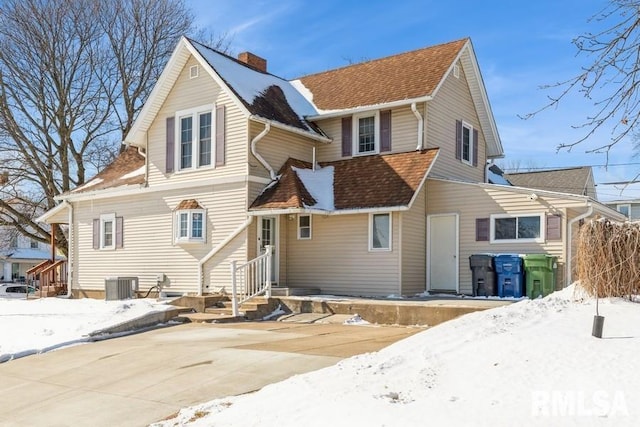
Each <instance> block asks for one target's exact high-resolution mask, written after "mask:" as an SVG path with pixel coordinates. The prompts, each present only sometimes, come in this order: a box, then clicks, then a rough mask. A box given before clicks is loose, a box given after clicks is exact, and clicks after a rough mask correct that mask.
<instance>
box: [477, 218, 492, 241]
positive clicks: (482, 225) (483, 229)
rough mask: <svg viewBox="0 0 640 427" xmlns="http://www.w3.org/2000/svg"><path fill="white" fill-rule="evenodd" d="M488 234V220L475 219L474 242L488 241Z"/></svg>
mask: <svg viewBox="0 0 640 427" xmlns="http://www.w3.org/2000/svg"><path fill="white" fill-rule="evenodd" d="M489 233H490V228H489V218H476V242H487V241H489V239H490V236H489Z"/></svg>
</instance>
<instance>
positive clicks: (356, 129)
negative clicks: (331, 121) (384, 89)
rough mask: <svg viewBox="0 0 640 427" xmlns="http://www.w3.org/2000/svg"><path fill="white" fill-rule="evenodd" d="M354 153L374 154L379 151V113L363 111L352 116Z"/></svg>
mask: <svg viewBox="0 0 640 427" xmlns="http://www.w3.org/2000/svg"><path fill="white" fill-rule="evenodd" d="M353 120H354V126H353V133H354V134H353V141H354V153H355V154H356V155H358V154H374V153H378V152H380V135H379V129H380V113H379V112H377V111H376V112H373V113H364V114H358V115H354V116H353Z"/></svg>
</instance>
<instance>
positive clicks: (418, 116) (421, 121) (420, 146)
mask: <svg viewBox="0 0 640 427" xmlns="http://www.w3.org/2000/svg"><path fill="white" fill-rule="evenodd" d="M411 111H413V115H414V116H416V119H418V146H417V147H416V151H421V150H422V149H423V148H424V143H423V141H424V139H423V138H422V130H423V129H424V119H423V118H422V114H420V112H419V111H418V109H417V108H416V103H415V102H412V103H411Z"/></svg>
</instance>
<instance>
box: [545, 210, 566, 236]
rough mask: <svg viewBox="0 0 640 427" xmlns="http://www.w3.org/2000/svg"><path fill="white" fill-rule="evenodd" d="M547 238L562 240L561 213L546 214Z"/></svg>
mask: <svg viewBox="0 0 640 427" xmlns="http://www.w3.org/2000/svg"><path fill="white" fill-rule="evenodd" d="M547 240H562V216H561V215H547Z"/></svg>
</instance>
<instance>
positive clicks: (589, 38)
mask: <svg viewBox="0 0 640 427" xmlns="http://www.w3.org/2000/svg"><path fill="white" fill-rule="evenodd" d="M590 21H591V22H592V23H593V24H598V25H604V29H603V30H601V31H598V32H593V33H592V32H588V33H585V34H583V35H581V36H579V37H577V38H576V39H574V40H573V44H574V45H575V46H576V47H577V49H578V54H579V55H587V56H588V57H589V58H590V60H589V63H588V65H587V66H585V67H583V68H582V70H581V71H580V73H578V74H577V75H575V76H574V77H572V78H570V79H568V80H565V81H562V82H559V83H556V84H553V85H547V86H544V88H546V89H550V88H552V89H553V88H556V89H560V93H559V95H557V96H550V97H549V101H550V102H549V104H547V105H546V106H544V107H543V108H542V109H540V110H538V111H535V112H533V113H531V114H528V115H526V116H524V118H529V117H532V116H534V115H536V114H538V113H539V112H540V111H543V110H546V109H548V108H550V107H555V106H557V105H558V103H559V102H560V101H561V100H562V99H563V98H565V97H566V96H567V95H568V94H569V93H573V92H578V93H580V94H582V95H583V96H584V97H585V98H587V99H588V100H591V101H592V102H593V104H594V106H595V110H594V114H592V115H590V116H588V117H587V118H586V119H585V121H584V122H583V123H582V124H579V125H576V126H574V127H575V128H582V129H585V134H584V135H583V136H582V137H581V138H580V139H579V140H577V141H574V142H572V143H566V144H561V145H560V146H558V150H561V149H566V150H568V151H571V149H572V148H573V147H575V146H576V145H578V144H580V143H582V142H584V141H585V140H586V139H587V138H589V137H590V136H591V135H593V134H594V133H595V132H596V131H597V130H598V129H600V128H601V127H602V126H604V125H605V124H608V125H611V126H612V136H611V140H610V141H609V142H608V143H606V144H603V145H601V146H599V147H596V148H594V149H590V150H588V151H587V152H604V153H608V152H609V150H611V148H612V147H613V146H615V145H616V144H617V143H618V142H620V141H621V140H622V139H623V138H625V137H626V136H627V135H630V134H631V135H633V131H634V129H635V127H636V125H637V124H638V122H639V120H640V91H639V90H638V89H640V87H639V85H640V55H639V53H638V52H639V51H640V1H631V0H610V1H609V3H608V4H607V6H606V7H605V8H604V9H603V10H602V11H600V12H599V13H597V14H596V15H594V16H593V17H592V18H591V20H590Z"/></svg>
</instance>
